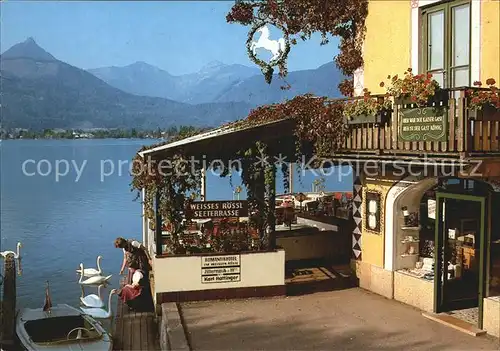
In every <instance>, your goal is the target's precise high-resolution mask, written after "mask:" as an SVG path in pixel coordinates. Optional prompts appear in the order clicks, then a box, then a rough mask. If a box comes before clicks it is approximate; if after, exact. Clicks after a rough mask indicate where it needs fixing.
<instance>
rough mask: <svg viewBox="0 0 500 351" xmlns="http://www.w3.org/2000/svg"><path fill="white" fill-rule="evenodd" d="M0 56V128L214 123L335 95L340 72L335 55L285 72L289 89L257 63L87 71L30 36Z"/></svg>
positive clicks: (140, 65) (134, 66) (139, 64)
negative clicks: (191, 69) (260, 108)
mask: <svg viewBox="0 0 500 351" xmlns="http://www.w3.org/2000/svg"><path fill="white" fill-rule="evenodd" d="M0 61H1V65H0V73H1V83H2V101H1V109H2V127H4V128H10V127H11V128H13V127H18V128H30V129H45V128H92V127H103V128H132V127H135V128H147V129H153V128H157V127H160V128H165V127H168V126H171V125H181V124H182V125H193V126H216V125H220V124H222V123H225V122H228V121H233V120H236V119H239V118H243V117H245V116H246V115H247V114H248V112H249V111H250V109H251V108H253V107H255V106H256V105H260V104H267V103H274V102H278V101H282V100H283V99H286V98H291V97H293V96H295V95H297V94H303V93H307V92H310V93H315V94H321V95H327V96H331V97H335V96H338V92H337V88H336V87H337V84H338V82H339V81H340V80H341V75H340V74H339V73H338V71H337V70H336V68H335V67H334V64H333V63H331V64H326V65H323V66H321V67H320V68H318V69H316V70H308V71H297V72H291V73H289V76H288V77H287V81H288V82H289V83H290V84H291V85H292V89H290V90H282V89H280V86H281V85H282V84H283V82H282V81H279V80H278V79H277V78H276V79H274V81H273V84H271V85H270V86H269V85H267V84H266V83H265V82H264V78H263V77H262V74H261V73H260V70H259V69H256V68H250V67H246V66H243V65H225V64H223V63H220V62H212V63H210V64H208V65H207V66H205V67H204V68H203V69H201V70H200V71H199V72H197V73H193V74H187V75H182V76H173V75H171V74H169V73H168V72H166V71H163V70H161V69H159V68H157V67H154V66H151V65H149V64H147V63H144V62H136V63H134V64H132V65H129V66H126V67H107V68H97V69H91V70H88V71H85V70H83V69H80V68H77V67H74V66H71V65H69V64H67V63H64V62H62V61H60V60H58V59H56V58H55V57H54V56H52V55H51V54H50V53H48V52H47V51H45V50H44V49H42V48H41V47H40V46H38V45H37V43H36V42H35V41H34V40H33V39H32V38H28V39H27V40H26V41H24V42H22V43H19V44H16V45H14V46H13V47H11V48H10V49H9V50H7V51H6V52H4V53H3V54H2V55H0ZM89 72H90V73H89Z"/></svg>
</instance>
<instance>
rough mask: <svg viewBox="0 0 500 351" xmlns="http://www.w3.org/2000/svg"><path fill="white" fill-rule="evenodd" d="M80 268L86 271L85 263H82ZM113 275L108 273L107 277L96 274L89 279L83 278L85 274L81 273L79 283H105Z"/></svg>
mask: <svg viewBox="0 0 500 351" xmlns="http://www.w3.org/2000/svg"><path fill="white" fill-rule="evenodd" d="M80 270H81V271H82V272H85V270H84V269H83V263H80ZM112 276H113V275H112V274H111V275H108V276H107V277H105V276H102V275H94V276H93V277H90V278H89V279H86V280H83V274H81V275H80V280H79V281H78V283H80V284H82V285H97V284H103V283H105V282H107V281H108V280H109V279H110V278H111V277H112Z"/></svg>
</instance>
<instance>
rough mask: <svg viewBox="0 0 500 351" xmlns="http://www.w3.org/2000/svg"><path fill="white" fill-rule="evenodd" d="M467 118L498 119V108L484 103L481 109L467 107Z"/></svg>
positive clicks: (499, 115) (499, 110)
mask: <svg viewBox="0 0 500 351" xmlns="http://www.w3.org/2000/svg"><path fill="white" fill-rule="evenodd" d="M469 118H471V119H474V120H478V121H500V109H498V108H496V107H495V106H493V105H491V104H484V105H483V108H482V109H476V108H472V109H469Z"/></svg>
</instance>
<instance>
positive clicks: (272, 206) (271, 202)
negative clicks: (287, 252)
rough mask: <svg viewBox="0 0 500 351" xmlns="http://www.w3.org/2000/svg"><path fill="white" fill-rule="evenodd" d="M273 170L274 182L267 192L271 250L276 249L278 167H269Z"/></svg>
mask: <svg viewBox="0 0 500 351" xmlns="http://www.w3.org/2000/svg"><path fill="white" fill-rule="evenodd" d="M268 167H269V168H270V169H272V175H271V176H272V181H271V184H270V185H268V187H269V188H268V189H266V192H267V195H268V197H267V206H268V210H269V215H268V226H269V249H270V250H274V249H275V248H276V167H275V166H274V165H270V166H268Z"/></svg>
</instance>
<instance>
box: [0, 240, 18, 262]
mask: <svg viewBox="0 0 500 351" xmlns="http://www.w3.org/2000/svg"><path fill="white" fill-rule="evenodd" d="M21 247H22V245H21V243H17V252H14V251H1V252H0V255H2V256H3V258H6V257H7V255H14V258H15V259H18V258H20V257H21V254H20V253H19V249H20V248H21Z"/></svg>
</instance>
